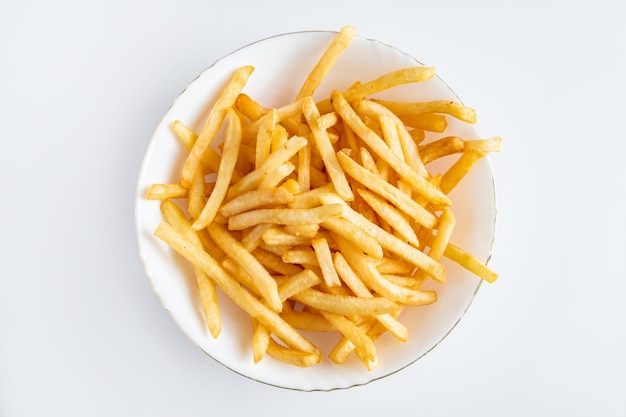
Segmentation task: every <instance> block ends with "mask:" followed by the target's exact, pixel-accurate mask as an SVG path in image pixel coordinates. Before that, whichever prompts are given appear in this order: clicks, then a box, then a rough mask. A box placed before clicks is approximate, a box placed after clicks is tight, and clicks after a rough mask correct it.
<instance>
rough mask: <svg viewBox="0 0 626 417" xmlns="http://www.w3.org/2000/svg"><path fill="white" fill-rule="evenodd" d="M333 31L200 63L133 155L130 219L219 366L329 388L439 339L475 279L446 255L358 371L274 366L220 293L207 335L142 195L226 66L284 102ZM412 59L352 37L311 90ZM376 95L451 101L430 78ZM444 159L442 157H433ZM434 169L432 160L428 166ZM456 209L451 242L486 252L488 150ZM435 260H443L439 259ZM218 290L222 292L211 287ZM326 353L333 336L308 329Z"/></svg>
mask: <svg viewBox="0 0 626 417" xmlns="http://www.w3.org/2000/svg"><path fill="white" fill-rule="evenodd" d="M334 36H335V33H334V32H323V31H320V32H298V33H289V34H284V35H279V36H275V37H271V38H268V39H264V40H261V41H258V42H256V43H253V44H251V45H248V46H246V47H245V48H242V49H239V50H237V51H235V52H233V53H232V54H230V55H228V56H226V57H224V58H222V59H220V60H219V61H217V62H216V63H215V64H214V65H212V66H211V67H210V68H208V69H206V70H205V71H203V72H202V73H201V74H200V75H199V76H198V78H196V79H195V80H194V81H192V82H191V83H190V84H189V85H188V86H187V88H186V89H185V90H184V91H183V92H182V93H181V94H180V95H179V96H178V97H177V98H176V100H175V101H174V103H173V105H172V107H171V108H170V109H169V111H168V112H167V114H166V115H165V116H164V118H163V120H162V121H161V123H160V124H159V126H158V127H157V129H156V131H155V132H154V136H153V137H152V139H151V141H150V144H149V146H148V149H147V152H146V155H145V159H144V161H143V164H142V167H141V171H140V175H139V180H138V184H137V190H136V192H137V194H136V212H135V215H136V227H137V238H138V244H139V253H140V256H141V259H142V261H143V263H144V266H145V270H146V274H147V276H148V278H149V279H150V282H151V284H152V287H153V289H154V292H155V293H156V295H157V296H158V297H159V299H160V301H161V303H162V305H163V307H164V308H165V309H166V310H167V311H168V312H169V314H170V315H171V317H172V319H173V320H174V321H175V322H176V324H177V325H178V326H179V327H180V329H181V330H182V332H183V333H184V334H185V335H187V337H188V338H189V339H190V340H191V341H192V342H193V343H195V344H196V345H197V346H198V347H199V348H200V349H202V350H203V351H204V352H206V353H207V354H208V355H209V356H210V357H212V358H213V359H214V360H216V361H218V362H219V363H221V364H223V365H224V366H226V367H228V368H229V369H231V370H233V371H234V372H237V373H239V374H241V375H243V376H246V377H248V378H251V379H254V380H256V381H259V382H263V383H266V384H270V385H274V386H277V387H283V388H289V389H297V390H305V391H311V390H332V389H340V388H349V387H352V386H355V385H362V384H366V383H368V382H371V381H373V380H376V379H379V378H382V377H385V376H388V375H390V374H393V373H395V372H397V371H399V370H401V369H403V368H404V367H406V366H408V365H410V364H412V363H414V362H415V361H417V360H418V359H420V358H422V357H423V356H424V355H425V354H426V353H428V352H429V351H430V350H431V349H433V348H434V347H435V346H436V345H437V344H438V343H440V342H441V341H442V340H443V339H444V338H445V337H446V335H447V334H448V333H449V332H450V331H451V330H452V329H453V328H454V327H455V325H456V324H457V323H458V322H459V320H460V319H461V317H462V316H463V314H464V313H465V311H466V310H467V308H468V307H469V306H470V304H471V302H472V300H473V299H474V296H475V294H476V292H477V291H478V289H479V287H480V280H479V279H478V278H476V277H474V276H472V275H471V274H470V273H467V272H466V271H464V270H462V269H460V268H458V267H457V266H456V265H453V264H451V263H449V262H446V263H445V266H446V267H447V283H446V284H445V285H443V286H442V285H435V284H432V285H430V286H431V287H433V288H435V289H436V290H437V291H438V294H439V299H438V301H437V302H436V303H435V304H433V305H431V306H427V307H418V308H408V309H405V311H404V313H403V314H402V316H401V317H400V320H401V321H402V322H403V323H405V324H406V325H407V326H408V328H409V330H410V335H409V340H408V341H407V342H406V343H400V342H397V341H396V340H395V339H393V338H392V337H391V336H389V335H385V336H383V337H382V338H381V339H379V340H378V341H377V352H378V355H379V358H380V365H379V366H378V368H377V369H375V370H373V371H371V372H368V371H367V370H366V369H365V367H364V366H363V365H362V364H361V363H360V362H359V361H358V360H357V359H355V358H354V355H352V356H353V357H352V358H351V359H350V360H349V361H348V362H347V363H345V364H343V365H340V366H339V365H335V364H333V363H332V362H331V361H330V360H329V359H328V358H324V361H323V363H322V364H320V365H318V366H314V367H310V368H306V369H301V368H297V367H293V366H289V365H284V364H282V363H279V362H278V361H276V360H273V359H272V358H270V357H267V358H265V359H264V360H262V361H261V363H259V364H256V365H255V364H254V362H253V360H252V352H251V349H250V337H251V329H250V322H249V320H248V319H247V318H246V317H245V316H244V314H243V313H242V312H241V311H240V310H239V309H238V308H237V307H236V306H234V304H232V303H231V302H230V301H229V300H227V299H226V297H222V298H220V303H221V307H222V310H223V331H222V334H221V335H220V336H219V338H218V339H213V338H212V337H211V336H210V334H209V333H208V331H207V329H206V328H205V325H204V321H203V317H202V314H201V307H200V305H199V301H198V299H197V289H196V283H195V279H194V278H193V274H192V271H191V269H190V267H189V266H187V264H186V262H185V261H183V260H182V258H180V257H179V256H178V255H177V254H175V253H173V251H172V250H170V249H169V248H168V247H167V246H166V245H165V244H164V243H163V242H161V241H160V240H158V239H157V238H155V237H154V236H153V231H154V230H155V228H156V227H157V225H158V224H159V222H160V221H161V214H160V211H159V202H157V201H147V200H146V199H145V198H144V195H145V191H146V189H147V187H148V186H149V185H150V184H152V183H167V182H177V181H178V180H179V177H178V175H179V172H180V167H181V164H182V163H183V161H184V157H185V152H186V151H185V150H184V148H183V147H182V146H181V144H180V143H179V142H178V141H177V139H176V138H175V137H174V136H173V134H172V133H171V131H170V125H171V123H172V121H173V120H175V119H180V120H182V121H183V122H185V123H186V124H188V125H189V126H191V127H193V128H195V129H197V130H198V129H199V128H200V124H201V116H202V115H203V114H204V112H205V110H206V109H207V108H208V107H209V106H210V105H211V104H212V100H213V99H214V97H216V95H217V93H218V92H219V91H220V90H221V89H222V87H223V86H224V85H225V83H226V82H227V81H228V80H229V79H230V77H231V75H232V73H233V71H234V70H235V69H236V68H238V67H240V66H243V65H253V66H254V67H255V71H254V72H253V74H252V76H251V78H250V80H249V81H248V84H247V85H246V87H245V89H244V92H245V93H247V94H249V95H250V96H251V97H253V98H255V99H256V100H257V101H259V102H260V103H261V104H262V105H264V106H266V107H270V106H280V105H283V104H286V103H288V102H290V101H292V99H293V97H295V96H296V94H297V92H298V90H299V87H300V85H301V83H302V81H303V80H304V78H305V77H306V75H307V74H308V72H309V71H310V69H311V68H312V67H313V65H314V64H315V63H316V62H317V59H318V58H319V56H320V55H321V54H322V52H323V51H324V49H325V48H326V46H327V45H328V43H329V42H330V41H331V39H332V38H333V37H334ZM415 65H421V64H420V63H419V62H418V61H417V60H416V59H414V58H413V57H411V56H409V55H407V54H405V53H403V52H401V51H399V50H397V49H395V48H393V47H391V46H388V45H385V44H383V43H381V42H378V41H375V40H369V39H364V38H360V37H357V38H355V39H354V41H353V42H352V44H351V45H350V46H349V48H348V49H347V50H346V51H345V52H344V54H343V55H342V56H341V57H340V58H339V59H338V60H337V62H336V64H335V67H334V68H333V70H332V72H331V73H330V74H329V75H328V76H327V78H326V79H325V81H324V82H323V84H322V85H321V86H320V88H319V90H318V92H317V94H316V97H317V98H319V97H327V96H328V95H329V93H330V91H331V89H338V90H343V89H346V88H347V87H349V86H350V85H351V84H352V83H353V82H354V81H355V80H357V79H358V80H360V81H368V80H370V79H374V78H376V77H378V76H380V75H381V74H383V73H385V72H388V71H392V70H395V69H398V68H402V67H407V66H415ZM378 97H383V98H395V99H404V100H416V99H417V98H421V99H422V100H431V99H440V100H441V99H444V100H448V99H449V100H459V98H458V97H457V96H456V95H455V94H454V92H453V91H452V90H451V89H450V88H449V87H448V86H447V85H446V84H445V83H444V82H443V81H442V80H441V79H439V78H435V79H432V80H430V81H428V82H425V83H421V84H416V85H408V86H403V87H398V88H395V89H392V90H390V91H387V92H385V93H384V94H381V95H379V96H378ZM447 134H456V135H458V136H461V137H464V138H467V139H473V138H480V133H479V131H478V130H477V127H476V126H471V125H468V124H464V123H460V122H457V121H455V120H453V119H451V120H450V121H449V130H448V132H447ZM442 163H444V162H442ZM432 169H433V170H434V171H435V172H436V171H437V170H440V169H443V167H442V166H440V167H436V168H432ZM450 197H451V199H452V200H453V208H454V212H455V214H456V217H457V228H456V231H455V232H454V235H453V238H452V241H453V242H454V243H456V244H458V245H460V246H462V247H464V248H466V249H467V250H468V251H469V252H471V253H473V254H474V255H476V256H477V257H478V258H479V259H481V260H486V259H488V257H489V256H490V254H491V248H492V242H493V238H494V235H495V219H496V209H495V189H494V181H493V175H492V170H491V165H490V162H489V159H487V158H485V159H483V160H481V161H479V162H478V164H477V165H476V166H475V167H474V169H473V170H472V171H471V172H470V174H469V175H468V176H467V177H466V178H465V179H464V180H463V182H462V183H461V184H460V185H459V186H458V187H457V188H456V189H455V190H454V191H453V193H452V194H451V195H450ZM444 262H445V261H444ZM220 295H222V294H220ZM309 336H310V337H311V339H312V340H313V341H314V342H315V343H317V344H318V346H320V347H321V348H322V349H323V350H324V352H326V353H328V352H329V350H330V348H331V347H332V346H333V344H334V343H335V342H336V340H337V338H336V337H330V336H328V335H327V334H322V335H317V334H312V335H309Z"/></svg>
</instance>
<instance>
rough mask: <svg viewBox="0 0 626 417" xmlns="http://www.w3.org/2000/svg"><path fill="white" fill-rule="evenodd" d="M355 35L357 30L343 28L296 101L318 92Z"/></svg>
mask: <svg viewBox="0 0 626 417" xmlns="http://www.w3.org/2000/svg"><path fill="white" fill-rule="evenodd" d="M355 33H356V29H355V28H354V27H352V26H344V27H342V28H341V30H340V31H339V32H338V33H337V35H336V36H335V37H334V38H333V40H332V42H331V43H330V45H328V47H327V48H326V50H325V51H324V53H323V54H322V56H321V57H320V59H319V61H318V62H317V64H315V66H314V67H313V70H312V71H311V72H310V73H309V75H308V76H307V77H306V79H305V80H304V83H303V84H302V87H301V88H300V91H299V92H298V94H297V96H296V100H298V99H301V98H304V97H307V96H312V95H313V93H315V90H317V87H319V85H320V84H321V82H322V80H323V79H324V77H325V76H326V74H327V73H328V72H329V71H330V69H331V68H332V67H333V65H334V63H335V61H336V60H337V58H339V56H340V55H341V54H342V53H343V51H344V50H345V49H346V48H347V47H348V45H350V42H352V39H353V38H354V35H355Z"/></svg>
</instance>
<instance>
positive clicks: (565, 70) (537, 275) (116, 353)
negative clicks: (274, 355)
mask: <svg viewBox="0 0 626 417" xmlns="http://www.w3.org/2000/svg"><path fill="white" fill-rule="evenodd" d="M211 3H215V2H205V1H202V2H201V1H194V2H191V1H179V2H174V1H171V2H166V1H156V2H148V1H144V2H139V1H132V0H131V1H124V2H121V1H109V2H104V1H94V2H85V3H83V2H77V1H76V2H71V1H64V0H61V1H57V2H44V1H20V2H18V1H16V0H8V1H3V2H1V3H0V56H1V57H2V58H1V59H2V65H0V97H1V98H2V100H1V101H0V126H2V139H1V140H2V148H0V170H1V171H0V173H1V175H0V190H2V199H1V201H2V205H0V219H1V220H0V222H1V223H0V226H1V229H0V230H2V240H1V242H2V243H0V244H1V245H2V251H1V252H0V253H1V254H2V255H0V260H1V262H0V415H1V416H2V417H5V416H10V417H13V416H43V415H45V416H83V415H90V416H105V415H106V416H109V415H128V416H131V415H133V416H134V415H150V416H154V417H157V416H174V415H186V416H195V415H198V416H199V415H209V414H211V415H249V414H252V413H253V412H255V411H257V410H258V409H259V407H268V408H269V410H268V412H266V413H265V414H269V411H270V410H271V411H272V412H277V411H279V410H284V411H280V412H287V413H295V412H296V410H299V411H298V412H299V413H301V414H300V415H303V416H313V415H316V416H317V415H322V414H329V413H330V414H331V415H332V413H334V414H338V413H340V412H345V413H348V412H350V413H351V415H356V414H360V415H376V414H379V413H383V412H387V413H388V412H400V411H407V412H413V413H415V414H417V413H420V414H422V413H423V414H428V415H430V416H449V415H464V416H468V415H469V416H500V415H507V416H527V415H542V416H588V415H594V416H621V417H623V416H624V415H626V397H625V396H624V393H625V392H626V359H625V356H624V354H623V352H624V351H626V326H624V324H623V321H624V319H625V318H626V307H625V304H624V301H623V298H624V293H626V283H625V282H626V280H625V278H626V262H625V260H624V259H625V255H626V238H625V236H626V216H625V215H624V213H626V197H625V195H626V186H625V185H624V184H625V182H624V180H625V179H626V178H625V177H626V174H625V173H624V163H623V158H624V153H625V151H626V145H625V142H624V133H623V130H622V128H621V127H622V126H621V125H622V124H621V121H622V118H623V109H624V104H623V99H624V97H625V96H626V81H625V80H624V74H625V73H626V54H624V50H626V28H625V26H624V25H623V22H622V19H623V17H624V16H625V15H626V10H625V8H626V6H624V4H623V2H619V1H603V0H599V1H594V2H591V1H574V2H568V3H565V2H561V1H556V0H553V1H547V2H542V1H537V0H530V1H526V2H518V3H516V4H504V3H501V2H496V1H480V0H479V1H475V2H461V1H449V2H445V1H444V2H428V3H416V4H415V5H413V6H409V5H408V4H409V3H406V2H404V1H394V0H389V1H385V2H369V1H363V2H358V3H357V2H354V4H355V5H353V6H349V3H348V2H345V3H344V2H336V1H333V2H330V1H325V0H321V1H318V2H316V3H315V5H312V4H311V5H309V6H308V7H307V6H305V5H304V4H300V3H299V2H286V1H268V2H252V1H240V2H223V3H219V4H218V5H215V6H212V5H211ZM356 4H358V6H357V5H356ZM344 24H352V25H354V26H356V27H357V28H358V31H359V34H360V35H363V36H366V37H372V38H377V39H380V40H382V41H384V42H386V43H389V44H393V45H395V46H397V47H398V48H400V49H402V50H404V51H407V52H409V53H411V54H412V55H414V56H416V57H417V58H418V59H420V60H421V61H422V62H424V63H426V64H429V65H435V66H436V67H437V68H438V71H439V74H440V75H441V76H442V77H443V78H444V79H445V80H446V81H447V82H448V83H449V84H450V85H452V86H453V87H454V89H455V91H456V92H457V93H458V94H459V95H460V96H461V97H462V98H463V100H464V101H465V102H466V103H467V104H470V105H472V106H474V107H475V108H476V109H477V110H478V114H479V123H480V126H481V129H482V130H483V133H484V134H485V135H486V136H490V135H496V134H499V135H502V136H503V137H504V139H505V146H504V150H503V152H502V153H501V154H500V155H497V156H495V157H494V158H493V166H494V170H495V173H496V181H497V189H498V207H499V222H498V232H497V235H498V237H497V241H496V247H495V252H494V258H493V263H492V265H493V267H494V268H495V269H497V270H498V272H499V273H500V280H499V281H498V282H497V283H496V284H495V285H491V286H485V285H484V286H483V287H482V288H481V291H480V293H479V295H478V297H477V300H476V301H475V302H474V304H473V305H472V307H471V308H470V310H469V312H468V314H467V315H466V316H465V318H464V319H463V320H462V321H461V324H460V325H459V326H458V327H457V328H456V329H455V331H454V332H453V333H452V334H451V335H450V336H449V337H448V338H446V340H445V341H444V342H443V343H442V344H441V345H440V346H438V347H437V349H436V350H435V351H433V352H431V353H430V354H429V355H427V356H426V357H425V358H424V360H422V361H420V362H418V363H417V364H415V365H414V366H412V367H410V368H408V369H406V370H404V371H402V372H400V373H399V374H397V375H394V376H393V377H392V378H387V379H384V380H381V381H378V382H375V383H372V384H370V385H367V386H365V387H360V388H356V389H351V390H347V391H336V392H332V393H299V392H292V391H286V390H281V389H276V388H272V387H268V386H265V385H262V384H259V383H257V382H253V381H250V380H248V379H245V378H242V377H241V376H239V375H237V374H234V373H232V372H230V371H228V370H227V369H225V368H224V367H223V366H221V365H219V364H217V363H215V362H214V361H212V360H211V359H209V358H208V357H207V356H206V355H205V354H204V353H202V352H201V351H200V350H199V349H198V348H196V347H195V346H193V345H192V344H191V343H190V342H189V341H188V340H187V338H186V337H185V336H183V335H182V333H181V332H180V331H179V330H178V328H177V327H176V326H175V325H174V324H173V322H172V321H171V320H170V318H169V316H168V315H167V313H166V312H165V311H164V310H163V309H162V308H161V306H160V304H159V302H158V300H157V298H156V297H155V295H154V294H153V292H152V290H151V288H150V286H149V284H148V281H147V279H146V277H145V274H144V272H143V269H142V266H141V263H140V261H139V257H138V255H137V247H136V242H135V238H134V224H133V195H134V187H135V181H136V179H137V175H138V171H139V165H140V163H141V159H142V157H143V154H144V151H145V148H146V145H147V143H148V140H149V138H150V136H151V135H152V132H153V130H154V127H155V126H156V124H157V123H158V122H159V120H160V118H161V117H162V115H163V114H164V113H165V111H166V110H167V109H168V108H169V106H170V104H171V101H172V98H173V97H174V96H176V95H177V94H178V93H179V92H180V91H181V90H182V88H183V87H184V85H185V84H186V83H187V82H188V81H189V80H191V79H193V78H194V77H195V76H196V75H197V74H198V73H199V72H200V71H201V70H202V69H204V68H206V67H207V66H208V65H210V64H211V63H212V62H213V61H214V60H216V59H217V58H220V57H221V56H223V55H225V54H226V53H228V52H229V51H231V50H234V49H236V48H238V47H241V46H243V45H246V44H248V43H249V42H251V41H254V40H256V39H260V38H264V37H267V36H270V35H274V34H277V33H283V32H288V31H292V30H306V29H329V30H335V29H337V28H339V27H340V26H341V25H344ZM418 407H419V411H418V410H417V409H418Z"/></svg>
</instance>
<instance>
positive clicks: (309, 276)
mask: <svg viewBox="0 0 626 417" xmlns="http://www.w3.org/2000/svg"><path fill="white" fill-rule="evenodd" d="M320 282H321V280H320V277H318V276H317V274H316V273H315V272H313V271H312V270H310V269H305V270H304V271H302V272H299V273H297V274H295V275H292V276H291V277H289V278H288V279H287V280H286V281H285V282H283V283H282V284H280V286H279V287H278V294H279V296H280V299H281V300H283V301H285V300H287V299H288V298H291V297H293V295H294V294H298V293H299V292H300V291H302V290H305V289H307V288H311V287H314V286H316V285H317V284H319V283H320Z"/></svg>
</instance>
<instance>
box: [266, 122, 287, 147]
mask: <svg viewBox="0 0 626 417" xmlns="http://www.w3.org/2000/svg"><path fill="white" fill-rule="evenodd" d="M287 140H289V132H287V129H285V128H284V127H283V126H282V125H279V124H277V125H275V127H274V133H273V134H272V146H271V148H270V152H276V150H277V149H280V148H281V147H282V146H283V145H284V144H285V143H287Z"/></svg>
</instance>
